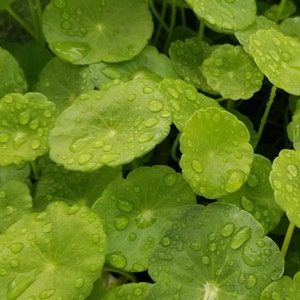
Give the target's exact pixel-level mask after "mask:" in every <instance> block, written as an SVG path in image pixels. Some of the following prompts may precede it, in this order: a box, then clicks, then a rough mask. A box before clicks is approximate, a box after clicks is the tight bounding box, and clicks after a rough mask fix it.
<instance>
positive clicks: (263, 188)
mask: <svg viewBox="0 0 300 300" xmlns="http://www.w3.org/2000/svg"><path fill="white" fill-rule="evenodd" d="M271 168H272V165H271V162H270V161H269V160H268V159H267V158H265V157H263V156H261V155H258V154H255V155H254V160H253V165H252V168H251V172H250V174H249V177H248V179H247V181H246V183H245V184H244V185H243V186H242V187H241V188H240V189H239V190H238V191H236V192H235V193H232V194H230V195H227V196H223V197H220V198H219V199H218V201H220V202H224V203H231V204H235V205H237V206H238V207H239V208H241V209H244V210H246V211H247V212H249V213H251V214H252V215H253V216H254V218H255V219H256V220H258V221H259V222H260V223H261V225H262V226H263V228H264V230H265V232H266V233H268V232H270V231H272V230H273V229H275V228H276V226H277V225H278V224H279V222H280V218H281V216H282V213H283V211H282V210H281V209H280V208H279V207H278V205H277V203H276V202H275V199H274V191H273V189H272V187H271V185H270V183H269V174H270V172H271Z"/></svg>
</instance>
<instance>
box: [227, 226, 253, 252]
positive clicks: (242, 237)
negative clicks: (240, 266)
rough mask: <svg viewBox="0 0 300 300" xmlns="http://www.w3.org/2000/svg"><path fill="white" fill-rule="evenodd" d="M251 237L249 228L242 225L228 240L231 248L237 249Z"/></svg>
mask: <svg viewBox="0 0 300 300" xmlns="http://www.w3.org/2000/svg"><path fill="white" fill-rule="evenodd" d="M250 238H251V228H249V227H242V228H241V229H239V230H238V232H237V233H236V234H235V235H234V236H233V237H232V239H231V242H230V247H231V248H232V249H234V250H235V249H238V248H240V247H241V246H243V245H244V244H245V243H246V242H247V241H248V240H249V239H250Z"/></svg>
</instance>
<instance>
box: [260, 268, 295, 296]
mask: <svg viewBox="0 0 300 300" xmlns="http://www.w3.org/2000/svg"><path fill="white" fill-rule="evenodd" d="M299 293H300V272H298V273H297V274H296V275H295V276H294V279H293V280H292V279H291V278H290V277H288V276H283V277H281V278H279V279H278V280H277V281H274V282H272V283H270V284H269V285H268V286H267V287H266V288H265V289H264V290H263V292H262V294H261V296H260V300H274V299H280V300H289V299H298V297H299Z"/></svg>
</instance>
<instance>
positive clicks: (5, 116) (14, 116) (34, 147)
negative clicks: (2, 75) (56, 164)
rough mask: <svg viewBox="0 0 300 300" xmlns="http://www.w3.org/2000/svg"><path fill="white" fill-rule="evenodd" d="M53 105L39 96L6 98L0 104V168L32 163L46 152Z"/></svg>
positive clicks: (14, 94) (19, 95)
mask: <svg viewBox="0 0 300 300" xmlns="http://www.w3.org/2000/svg"><path fill="white" fill-rule="evenodd" d="M55 110H56V107H55V104H54V103H53V102H50V101H48V100H47V98H46V97H45V96H44V95H42V94H39V93H28V94H25V95H21V94H17V93H12V94H7V95H6V96H4V97H3V98H2V99H1V100H0V165H3V166H5V165H9V164H17V163H19V162H22V161H32V160H35V159H36V158H37V157H38V156H41V155H43V154H45V153H47V152H48V150H49V147H48V133H49V131H50V129H51V128H52V127H53V125H54V115H55Z"/></svg>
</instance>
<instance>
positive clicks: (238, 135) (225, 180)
mask: <svg viewBox="0 0 300 300" xmlns="http://www.w3.org/2000/svg"><path fill="white" fill-rule="evenodd" d="M249 139H250V136H249V132H248V130H247V127H246V126H245V125H244V124H243V123H242V122H241V121H239V120H238V119H237V118H236V117H235V116H234V115H232V114H231V113H229V112H227V111H225V110H223V109H220V108H208V109H204V110H198V111H196V112H195V113H194V114H193V115H192V117H191V118H190V119H189V120H188V122H187V124H186V126H185V128H184V130H183V134H182V136H181V138H180V150H181V152H182V156H181V159H180V166H181V168H182V175H183V177H184V178H185V179H186V181H187V182H188V183H189V184H190V185H191V187H192V188H193V190H194V192H195V193H196V194H198V195H202V196H204V197H206V198H209V199H213V198H219V197H221V196H224V195H226V194H229V193H233V192H235V191H237V190H238V189H239V188H240V187H241V186H242V185H243V184H244V183H245V181H246V180H247V178H248V175H249V173H250V168H251V164H252V161H253V155H254V154H253V148H252V146H251V145H250V144H249Z"/></svg>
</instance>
